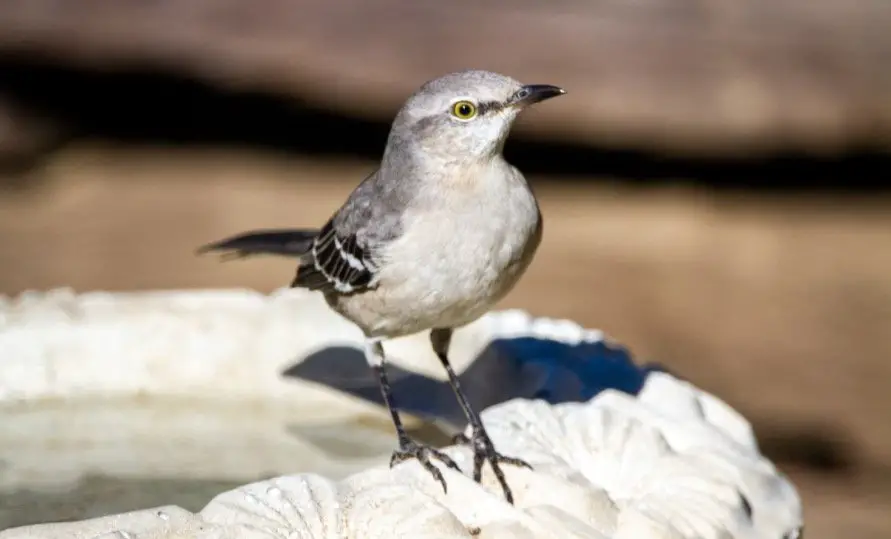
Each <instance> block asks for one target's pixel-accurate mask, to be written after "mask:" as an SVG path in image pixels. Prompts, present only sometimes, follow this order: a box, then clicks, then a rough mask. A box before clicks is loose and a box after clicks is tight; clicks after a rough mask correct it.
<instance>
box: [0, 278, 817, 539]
mask: <svg viewBox="0 0 891 539" xmlns="http://www.w3.org/2000/svg"><path fill="white" fill-rule="evenodd" d="M525 336H529V337H534V338H535V339H537V340H538V341H536V342H539V341H540V342H543V343H545V345H547V343H549V342H556V343H557V344H559V346H561V347H564V348H565V350H569V351H571V352H572V353H564V352H555V353H561V354H563V355H562V356H561V358H560V359H559V361H557V360H554V361H551V359H552V358H550V357H548V354H551V353H552V352H549V351H547V350H549V349H536V350H537V351H535V352H534V353H533V352H530V350H532V348H529V347H526V348H523V347H522V346H520V344H522V343H523V342H525V341H518V340H507V341H501V340H499V339H514V338H518V337H525ZM601 340H602V335H601V334H600V333H599V332H596V331H587V330H584V329H583V328H580V327H579V326H577V325H575V324H572V323H570V322H566V321H555V320H548V319H535V318H531V317H530V316H528V315H526V314H524V313H521V312H518V311H505V312H496V313H492V314H490V315H488V316H486V317H484V318H483V319H481V320H480V321H478V322H476V323H474V324H472V325H471V326H468V327H467V328H464V329H462V330H461V331H459V332H458V333H457V334H456V336H455V341H454V344H453V358H454V362H455V366H456V370H458V371H464V370H465V369H470V370H468V372H467V373H466V374H465V376H468V377H469V378H470V379H471V381H472V382H473V384H472V386H475V387H471V390H472V393H474V392H475V394H476V398H477V399H478V402H484V403H490V404H494V405H493V406H490V407H488V408H487V409H486V410H485V411H484V412H483V414H482V415H483V421H484V422H485V423H486V425H487V427H488V430H489V432H490V435H491V436H492V438H493V440H494V442H495V444H496V446H497V447H498V448H499V450H500V451H501V452H503V453H505V454H508V455H512V456H517V457H520V458H523V459H525V460H527V461H528V462H530V463H531V464H532V465H533V467H534V470H533V471H529V470H525V469H516V468H512V467H509V466H506V467H505V472H506V474H507V477H508V481H509V482H510V484H511V486H512V488H513V491H514V495H515V497H516V499H517V503H516V506H511V505H509V504H507V503H505V502H504V500H503V498H502V495H501V492H500V489H499V488H498V485H497V483H496V482H494V481H493V478H492V477H490V475H489V474H486V475H484V478H483V479H484V480H483V484H482V485H477V484H475V483H474V482H473V481H472V480H471V479H470V478H469V477H467V476H466V475H462V474H459V473H457V472H454V471H451V470H447V469H444V470H443V473H444V475H445V478H446V481H447V483H448V486H449V489H448V492H447V493H444V492H443V491H442V489H441V488H440V486H439V484H438V483H436V482H435V481H433V480H432V479H431V478H430V476H429V475H428V474H427V473H426V472H425V471H423V470H422V469H421V468H420V466H419V465H418V464H417V463H414V462H408V463H405V464H402V465H399V466H397V467H395V468H393V469H390V468H389V466H388V461H389V456H390V452H391V451H392V449H393V448H394V444H395V436H394V434H393V432H392V426H391V425H390V423H389V419H388V417H387V414H386V413H385V412H384V411H383V410H382V408H381V407H380V406H378V405H377V404H376V403H375V402H372V400H373V395H374V392H375V391H376V388H375V387H374V386H373V383H372V382H373V379H371V378H367V377H364V374H360V371H358V370H357V368H358V367H357V365H355V361H354V360H355V359H356V358H355V357H347V356H349V354H348V353H344V354H342V355H343V357H340V356H338V357H337V358H334V359H331V358H332V357H333V356H319V355H318V354H319V353H320V352H324V353H327V352H328V351H330V350H331V349H332V347H347V348H351V347H357V346H358V345H359V343H360V342H361V341H360V335H359V333H358V331H357V330H356V329H355V328H354V327H352V326H351V325H350V324H349V323H347V322H346V321H344V320H342V319H341V318H340V317H338V316H337V315H335V314H333V313H332V312H330V311H329V310H328V309H327V308H326V307H325V305H324V302H323V301H322V299H321V298H320V297H319V296H318V295H316V294H312V293H308V292H303V291H298V290H283V291H279V292H277V293H274V294H272V295H269V296H266V295H263V294H259V293H255V292H248V291H170V292H148V293H132V294H109V293H88V294H82V295H75V294H73V293H71V292H69V291H65V290H60V291H52V292H48V293H33V294H24V295H22V296H20V297H18V298H13V299H2V300H0V529H2V527H4V515H5V516H6V517H7V521H8V522H9V521H11V522H22V521H23V520H22V519H21V518H19V519H18V520H17V517H19V516H20V513H19V512H25V513H27V512H28V511H30V510H31V507H29V504H32V505H39V503H44V502H45V501H46V498H45V496H47V495H48V494H47V493H51V494H52V495H54V496H61V497H62V499H64V500H65V501H66V503H67V504H69V505H74V506H78V505H80V506H84V505H85V504H90V503H92V501H93V500H92V498H91V496H95V493H91V492H89V491H88V490H84V489H83V488H82V486H83V485H84V484H85V482H87V483H89V481H90V478H91V477H96V476H102V477H114V478H118V479H119V480H126V481H131V483H126V482H125V483H122V484H123V485H124V486H126V485H127V484H130V485H131V488H129V489H127V488H124V487H122V486H120V485H119V486H118V487H117V488H118V490H117V491H113V495H111V496H106V498H107V499H103V500H101V503H95V504H94V505H92V506H90V510H86V511H79V512H77V515H78V516H79V517H80V518H85V516H89V517H96V518H88V519H87V520H79V521H73V522H62V523H43V524H35V525H30V526H23V527H17V528H11V529H8V530H6V531H3V532H0V538H2V539H12V538H15V539H18V538H25V537H27V538H44V537H45V538H63V537H64V538H69V537H74V538H84V539H86V538H98V537H105V538H111V537H121V538H134V539H135V538H138V539H145V538H153V539H155V538H157V539H160V538H187V537H188V538H201V539H204V538H290V539H304V538H335V537H337V538H353V537H355V538H378V537H380V538H384V537H388V538H389V537H405V538H452V537H483V538H486V537H491V538H495V537H498V538H508V539H510V538H530V539H533V538H535V539H537V538H552V537H553V538H555V539H558V538H559V539H563V538H567V539H568V538H575V537H579V538H581V537H593V538H635V539H647V538H712V537H714V538H718V537H721V538H772V539H783V538H790V539H793V538H796V537H798V534H799V533H800V529H801V526H802V518H803V517H802V509H801V502H800V499H799V497H798V494H797V492H796V491H795V489H794V487H793V486H792V485H791V484H790V483H789V482H788V480H787V479H786V478H785V477H784V476H783V475H782V474H780V473H778V472H777V470H776V469H775V468H774V466H773V465H772V464H771V463H770V462H769V461H768V460H766V459H765V458H764V457H763V456H762V455H761V454H760V453H759V451H758V446H757V443H756V440H755V439H754V437H753V435H752V432H751V428H750V426H749V424H748V423H747V422H746V421H745V419H744V418H742V417H741V416H740V415H739V414H737V413H736V412H735V411H733V410H732V409H731V408H729V407H728V406H727V405H726V404H724V403H723V402H721V401H720V400H718V399H717V398H715V397H713V396H711V395H708V394H706V393H704V392H702V391H700V390H698V389H697V388H695V387H693V386H691V385H689V384H687V383H685V382H682V381H680V380H678V379H676V378H674V377H672V376H671V375H669V374H666V373H661V372H652V373H649V374H644V375H641V379H640V380H641V384H642V387H637V388H635V389H634V390H633V391H630V392H627V393H626V392H622V391H618V390H614V389H607V390H605V391H600V392H597V393H596V396H594V397H593V398H590V399H589V398H587V397H585V398H578V395H583V396H584V395H585V391H586V388H588V389H590V386H586V384H587V383H589V382H590V378H591V375H590V373H589V374H585V375H584V376H581V375H580V379H585V380H588V382H584V380H583V382H577V381H576V380H575V379H574V378H573V376H572V375H570V374H567V372H575V370H574V369H576V368H577V367H578V365H576V364H574V363H573V362H576V363H578V364H579V365H580V364H581V363H583V362H586V361H592V362H594V361H595V360H591V359H590V358H589V357H588V356H590V354H591V353H593V352H591V350H595V349H598V348H597V347H600V348H599V349H601V350H602V349H603V343H602V341H601ZM493 341H496V344H497V345H496V344H493ZM517 343H520V344H517ZM501 344H504V345H503V346H502V345H501ZM518 346H519V347H518ZM523 346H525V345H523ZM385 349H386V351H387V353H388V356H389V358H390V359H391V361H392V363H393V364H395V365H397V366H399V367H401V368H404V369H406V371H405V372H403V373H402V374H401V375H400V374H397V375H396V378H397V380H396V384H394V385H398V384H400V383H402V384H403V387H402V389H401V394H402V397H404V398H403V399H402V400H403V402H407V403H408V408H409V409H412V410H415V411H417V412H418V415H421V416H424V417H426V418H427V419H428V420H431V419H433V420H436V421H437V422H438V423H439V424H440V425H442V426H443V429H444V430H448V429H449V428H451V427H454V426H456V425H457V426H460V427H463V424H461V423H460V418H459V417H457V416H456V415H455V413H454V409H450V408H448V406H451V403H450V402H449V401H447V400H446V399H445V397H444V395H445V393H442V391H441V390H443V389H445V390H447V389H448V388H447V387H446V386H445V385H444V384H442V383H437V382H436V381H437V380H439V381H441V380H444V378H445V377H444V374H443V373H442V372H441V369H440V366H439V363H438V361H437V360H436V358H435V356H434V355H433V354H432V351H430V349H429V345H428V341H427V336H426V335H417V336H413V337H409V338H405V339H400V340H398V341H394V342H392V343H388V344H387V345H385ZM542 350H545V352H542ZM348 351H349V350H347V352H348ZM493 351H494V352H493ZM511 354H515V355H516V356H517V357H512V356H511ZM535 354H538V355H535ZM542 354H544V355H542ZM586 354H588V356H586ZM533 355H535V357H534V358H533V357H532V356H533ZM527 356H528V357H527ZM514 360H516V361H514ZM596 361H606V360H602V358H601V359H597V360H596ZM560 362H562V365H563V367H558V366H557V364H558V363H560ZM626 363H627V362H626ZM484 364H486V365H488V366H486V367H481V365H484ZM329 365H330V368H329ZM617 365H618V363H617ZM493 366H494V367H493ZM564 367H565V368H564ZM619 367H621V365H619V366H618V367H616V368H619ZM610 368H612V367H610ZM474 369H475V370H474ZM481 369H486V370H485V371H482V370H481ZM561 369H562V370H561ZM567 369H568V370H567ZM409 371H411V372H409ZM362 372H364V371H362ZM635 372H636V371H635ZM641 372H642V371H641ZM283 373H288V374H287V375H283ZM294 373H296V374H294ZM412 373H414V374H412ZM481 373H482V374H481ZM484 374H485V375H484ZM418 375H423V376H418ZM585 376H587V378H585ZM319 377H321V378H319ZM307 379H309V380H316V382H318V381H322V382H324V383H316V382H312V381H307ZM644 379H645V382H643V380H644ZM326 384H327V385H326ZM574 384H575V385H574ZM329 386H336V387H338V388H340V389H341V390H337V389H333V388H332V387H329ZM576 386H578V387H576ZM623 387H624V386H623ZM421 388H423V389H421ZM544 389H547V391H544ZM396 390H397V395H396V396H397V400H400V389H399V388H396ZM594 392H596V390H594ZM592 394H593V393H592ZM366 395H367V396H368V397H367V398H366ZM508 395H519V396H522V397H527V398H515V399H511V400H507V401H506V402H501V401H504V400H505V397H506V396H508ZM536 396H543V399H547V400H550V401H552V402H557V401H560V400H566V401H569V402H559V403H556V404H554V403H549V402H547V401H546V400H542V399H534V398H532V397H536ZM561 396H562V397H561ZM558 397H560V398H558ZM472 398H474V395H473V394H472ZM485 399H488V401H487V400H485ZM430 402H433V403H434V405H430V406H431V407H430V408H426V406H428V405H429V403H430ZM496 403H497V404H496ZM413 407H414V408H413ZM422 408H423V409H422ZM409 424H410V425H414V426H415V427H418V428H420V427H421V426H422V422H421V421H420V420H417V419H416V420H414V421H411V420H410V421H409ZM418 435H419V436H422V437H428V438H429V437H433V438H436V437H437V436H439V437H440V438H444V436H445V435H444V434H443V433H438V431H436V429H431V428H427V431H426V433H425V432H419V434H418ZM446 452H447V453H449V454H450V455H452V456H453V458H454V459H455V460H456V461H457V462H458V464H459V465H460V466H462V468H463V469H464V472H465V474H467V473H468V468H469V467H470V464H471V459H470V455H469V453H468V452H467V450H466V449H465V448H463V447H449V448H447V449H446ZM261 478H271V479H262V480H261ZM153 479H163V480H167V481H173V480H176V481H180V483H176V485H181V487H176V488H173V489H171V488H170V487H169V486H168V490H167V491H163V492H161V494H164V496H167V498H163V497H160V495H159V497H154V498H153V497H151V496H148V497H145V496H143V497H142V498H140V497H139V496H137V495H136V494H146V493H147V492H148V491H149V490H151V489H150V487H148V486H147V485H148V484H149V483H146V481H151V480H153ZM237 485H242V486H237ZM78 489H80V490H78ZM34 493H39V494H34ZM65 493H68V494H65ZM134 493H136V494H134ZM213 494H216V496H215V497H213ZM40 496H44V498H41V497H40ZM66 496H67V498H66ZM128 496H133V497H132V498H128ZM211 497H213V499H210V498H211ZM69 498H70V499H69ZM41 500H42V502H41ZM138 500H145V502H144V503H145V505H138V506H135V507H128V508H127V509H134V510H132V511H127V512H124V513H121V512H120V511H122V510H124V509H123V508H124V506H125V505H126V504H127V503H130V504H133V503H136V502H137V501H138ZM207 500H209V503H205V502H206V501H207ZM183 505H185V506H187V508H183V507H181V506H183ZM64 506H65V504H61V505H60V507H64ZM108 512H111V513H115V514H111V515H108V514H107V513H108ZM21 514H24V513H21ZM53 514H54V515H55V513H53ZM101 515H104V516H101ZM49 520H67V518H66V516H65V512H64V511H60V512H59V513H58V516H55V517H53V518H50V519H49Z"/></svg>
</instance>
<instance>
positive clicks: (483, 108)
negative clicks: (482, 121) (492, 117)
mask: <svg viewBox="0 0 891 539" xmlns="http://www.w3.org/2000/svg"><path fill="white" fill-rule="evenodd" d="M502 108H504V104H503V103H499V102H498V101H484V102H482V103H480V104H479V105H477V109H478V111H479V113H480V114H486V113H487V112H497V111H499V110H501V109H502Z"/></svg>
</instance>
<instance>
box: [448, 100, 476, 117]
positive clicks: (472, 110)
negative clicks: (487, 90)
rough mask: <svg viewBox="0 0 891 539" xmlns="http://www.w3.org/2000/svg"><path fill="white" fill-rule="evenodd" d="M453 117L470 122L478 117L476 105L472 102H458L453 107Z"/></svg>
mask: <svg viewBox="0 0 891 539" xmlns="http://www.w3.org/2000/svg"><path fill="white" fill-rule="evenodd" d="M452 115H454V116H455V118H458V119H459V120H469V119H471V118H473V117H474V116H476V105H474V104H473V103H471V102H470V101H458V102H457V103H455V104H454V105H452Z"/></svg>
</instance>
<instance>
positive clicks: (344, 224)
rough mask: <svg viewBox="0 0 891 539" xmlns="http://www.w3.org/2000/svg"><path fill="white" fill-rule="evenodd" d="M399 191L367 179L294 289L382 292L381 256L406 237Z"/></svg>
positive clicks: (323, 233) (306, 260)
mask: <svg viewBox="0 0 891 539" xmlns="http://www.w3.org/2000/svg"><path fill="white" fill-rule="evenodd" d="M398 187H399V185H398V184H397V185H386V182H382V181H381V179H380V177H379V174H378V173H377V172H376V173H374V174H372V175H371V176H369V177H368V178H366V179H365V181H363V182H362V183H361V184H360V185H359V187H357V188H356V190H355V191H353V193H352V194H351V195H350V197H349V199H348V200H347V202H346V203H345V204H344V205H343V207H342V208H341V209H340V210H338V212H337V213H336V214H335V215H334V216H333V217H332V218H331V219H329V220H328V222H327V223H326V224H325V226H324V227H322V229H321V230H320V231H319V234H318V235H317V236H316V237H315V239H314V240H313V242H312V246H311V247H310V249H309V252H308V253H306V255H304V257H303V258H302V259H301V262H300V265H299V266H298V268H297V275H296V276H295V277H294V281H293V282H292V283H291V286H292V287H300V288H308V289H310V290H321V291H325V292H332V291H333V292H338V293H341V294H351V293H355V292H361V291H363V290H368V289H371V288H374V287H375V286H377V281H378V270H379V267H378V265H379V260H380V253H381V250H382V248H383V247H385V246H386V244H387V243H388V242H390V241H392V240H393V239H395V238H397V237H398V236H399V235H400V234H401V216H402V208H403V204H404V202H405V200H406V198H405V197H404V196H401V195H400V193H398V192H397V191H396V189H397V188H398Z"/></svg>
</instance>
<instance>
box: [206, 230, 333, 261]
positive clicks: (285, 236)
mask: <svg viewBox="0 0 891 539" xmlns="http://www.w3.org/2000/svg"><path fill="white" fill-rule="evenodd" d="M318 232H319V231H318V230H253V231H251V232H245V233H243V234H239V235H237V236H232V237H231V238H226V239H223V240H220V241H217V242H214V243H208V244H207V245H203V246H201V247H199V248H198V250H197V254H199V255H201V254H205V253H210V252H214V251H228V253H226V252H224V253H223V256H224V257H225V258H245V257H248V256H252V255H264V254H265V255H278V256H289V257H298V256H301V255H303V254H305V253H306V252H307V251H309V249H310V247H312V240H313V239H315V237H316V235H317V234H318Z"/></svg>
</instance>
